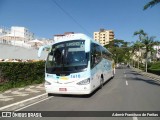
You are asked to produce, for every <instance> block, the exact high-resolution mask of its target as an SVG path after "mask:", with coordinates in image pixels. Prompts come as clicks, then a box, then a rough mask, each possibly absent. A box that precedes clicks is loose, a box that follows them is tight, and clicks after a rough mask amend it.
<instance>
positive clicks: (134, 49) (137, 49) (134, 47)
mask: <svg viewBox="0 0 160 120" xmlns="http://www.w3.org/2000/svg"><path fill="white" fill-rule="evenodd" d="M142 47H143V44H142V43H141V42H140V41H136V42H135V43H134V44H133V45H132V46H131V48H132V54H135V53H136V52H138V55H137V54H135V56H136V57H137V58H138V69H139V60H140V48H142Z"/></svg>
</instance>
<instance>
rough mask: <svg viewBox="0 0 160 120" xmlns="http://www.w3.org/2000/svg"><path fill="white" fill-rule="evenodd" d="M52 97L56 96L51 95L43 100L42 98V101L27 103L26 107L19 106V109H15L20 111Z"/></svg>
mask: <svg viewBox="0 0 160 120" xmlns="http://www.w3.org/2000/svg"><path fill="white" fill-rule="evenodd" d="M52 97H54V96H51V97H48V98H45V99H43V100H40V101H38V102H35V103H32V104H30V105H27V106H25V107H22V108H19V109H17V110H15V111H20V110H22V109H25V108H27V107H30V106H32V105H35V104H37V103H40V102H42V101H45V100H48V99H50V98H52Z"/></svg>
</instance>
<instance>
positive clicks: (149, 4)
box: [143, 0, 160, 10]
mask: <svg viewBox="0 0 160 120" xmlns="http://www.w3.org/2000/svg"><path fill="white" fill-rule="evenodd" d="M159 2H160V0H151V1H150V2H148V3H147V4H146V5H145V6H144V7H143V10H146V9H148V8H149V7H153V6H154V5H156V4H158V3H159Z"/></svg>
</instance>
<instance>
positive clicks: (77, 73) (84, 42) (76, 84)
mask: <svg viewBox="0 0 160 120" xmlns="http://www.w3.org/2000/svg"><path fill="white" fill-rule="evenodd" d="M45 47H50V51H49V53H48V57H47V59H46V65H45V89H46V92H47V93H48V95H50V94H52V93H54V94H77V95H84V94H90V93H92V92H93V91H94V90H95V89H96V88H98V87H102V86H103V84H104V83H105V82H106V81H107V80H109V79H110V78H112V77H113V76H114V73H115V69H114V67H113V60H112V54H111V53H110V52H109V51H108V50H107V49H106V48H104V47H102V46H101V45H100V44H99V43H97V42H96V41H95V40H93V39H91V38H89V37H88V36H86V35H84V34H80V33H77V34H69V35H64V36H59V37H58V36H57V37H56V38H55V42H54V44H52V45H50V46H44V47H41V48H40V49H39V51H38V56H39V57H40V54H41V52H42V50H44V48H45Z"/></svg>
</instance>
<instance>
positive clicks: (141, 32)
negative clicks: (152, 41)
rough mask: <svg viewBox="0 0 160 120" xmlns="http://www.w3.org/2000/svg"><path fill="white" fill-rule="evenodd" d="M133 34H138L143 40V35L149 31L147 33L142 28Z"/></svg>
mask: <svg viewBox="0 0 160 120" xmlns="http://www.w3.org/2000/svg"><path fill="white" fill-rule="evenodd" d="M133 35H134V36H136V35H138V37H139V40H140V41H141V40H142V37H143V36H146V35H147V33H145V32H144V30H143V29H140V30H139V31H135V32H134V34H133Z"/></svg>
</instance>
